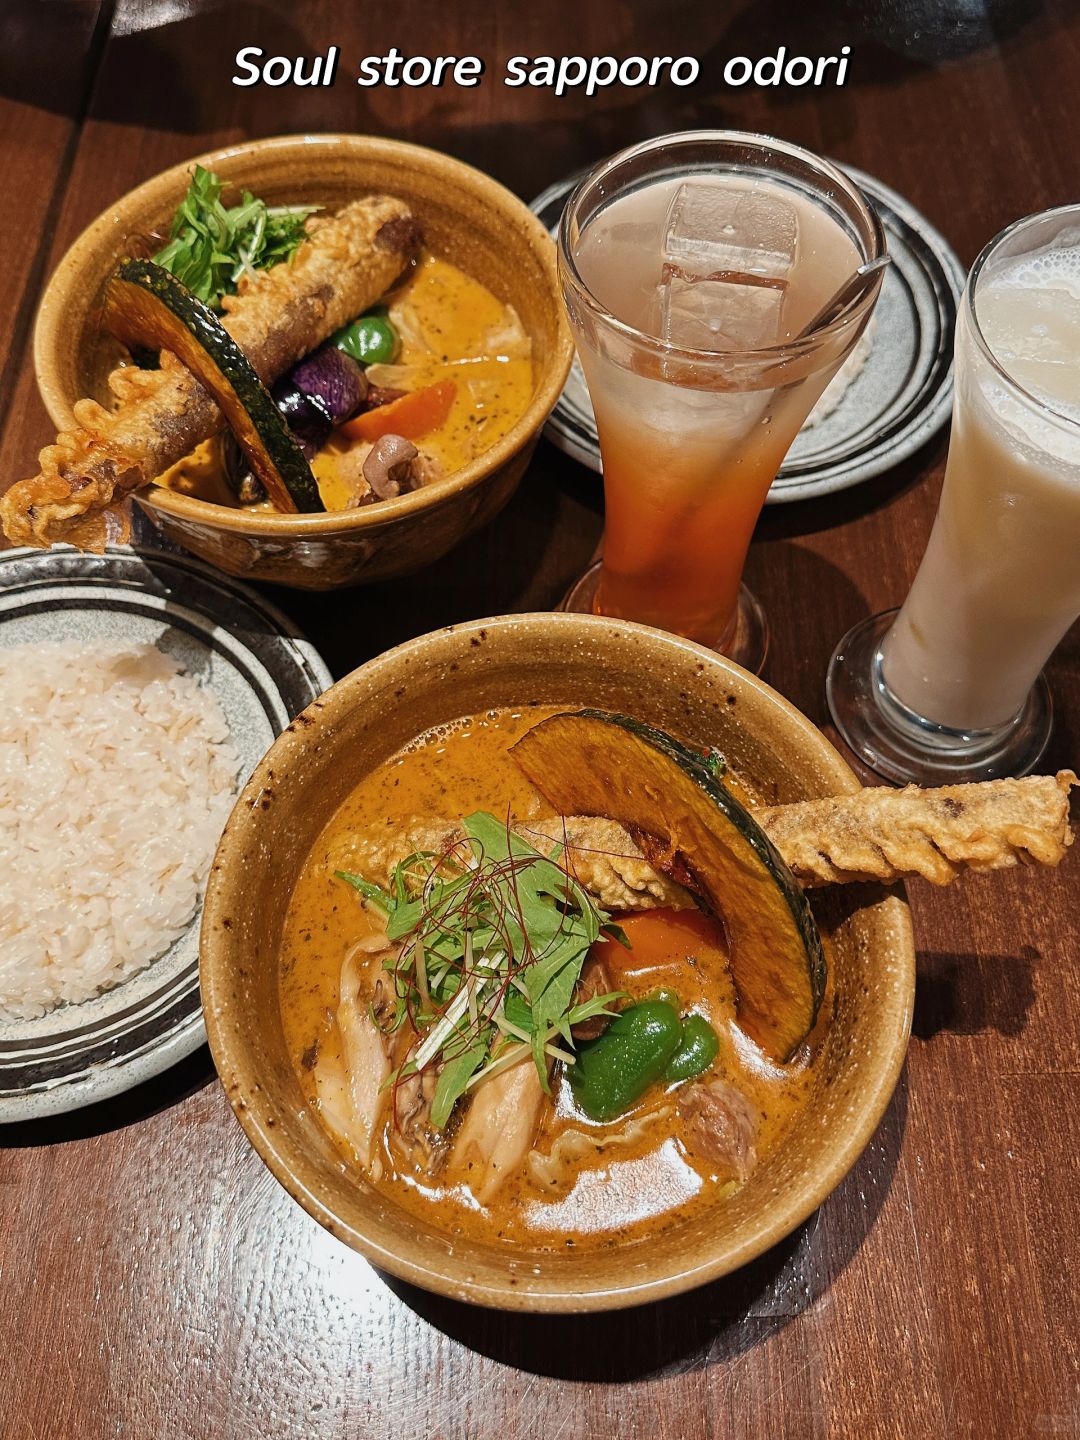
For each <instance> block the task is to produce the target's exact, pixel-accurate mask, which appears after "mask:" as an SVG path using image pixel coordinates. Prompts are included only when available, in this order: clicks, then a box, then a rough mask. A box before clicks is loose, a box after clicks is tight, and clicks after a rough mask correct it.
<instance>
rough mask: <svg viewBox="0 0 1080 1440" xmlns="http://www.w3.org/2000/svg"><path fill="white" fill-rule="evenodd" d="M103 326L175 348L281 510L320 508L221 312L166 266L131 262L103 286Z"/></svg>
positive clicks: (289, 437)
mask: <svg viewBox="0 0 1080 1440" xmlns="http://www.w3.org/2000/svg"><path fill="white" fill-rule="evenodd" d="M104 320H105V325H106V328H107V329H108V330H109V331H110V333H111V334H113V335H115V336H116V338H117V339H118V340H121V341H123V343H124V344H125V345H128V346H134V345H142V346H146V347H147V348H151V349H156V350H170V351H172V353H173V354H174V355H175V356H176V358H177V359H178V360H179V361H180V362H181V363H182V364H184V365H186V366H187V368H188V369H189V370H190V371H191V373H192V374H193V375H194V376H195V377H196V379H197V380H199V381H200V383H201V384H202V385H204V386H205V387H206V389H207V390H209V391H210V393H211V394H212V395H213V397H214V399H215V400H216V401H217V403H218V405H219V406H220V407H221V410H222V412H223V413H224V415H225V418H226V420H227V421H228V423H229V428H230V429H231V430H232V432H233V434H234V435H235V436H236V439H237V442H238V443H239V445H240V447H241V448H242V449H243V451H244V454H245V455H246V456H247V458H248V462H249V464H250V465H251V469H252V471H253V472H254V473H255V475H257V476H258V478H259V479H260V480H261V481H262V484H263V487H264V488H265V490H266V493H267V495H268V496H269V497H270V499H271V500H272V501H273V502H274V505H275V506H276V507H277V509H278V510H283V511H285V512H287V513H295V512H296V511H297V510H301V511H313V510H322V509H323V508H324V507H323V503H322V500H321V498H320V496H319V487H318V485H317V483H316V481H315V477H314V475H313V474H312V473H311V466H310V465H309V464H308V462H307V460H306V459H305V457H304V452H303V451H302V450H301V449H300V446H299V445H298V443H297V441H296V437H295V436H294V435H293V433H292V431H291V430H290V429H289V426H288V423H287V421H286V420H285V417H284V416H283V415H282V413H281V411H280V410H279V409H278V407H277V406H276V405H275V403H274V401H273V399H272V397H271V395H270V392H269V391H268V390H267V388H266V386H265V385H264V384H263V383H262V381H261V380H260V379H259V377H258V375H257V374H256V373H255V370H254V369H253V367H252V365H251V362H250V361H249V360H248V358H247V356H246V355H245V354H244V352H243V351H242V350H241V349H240V346H239V345H238V344H237V343H236V341H235V340H234V339H233V338H232V336H231V335H230V334H229V332H228V331H227V330H226V329H225V327H224V326H223V325H222V323H221V321H220V320H219V319H218V317H217V316H216V315H215V314H214V313H213V311H212V310H210V309H209V307H208V306H206V305H204V304H203V302H202V301H201V300H200V299H198V298H197V296H195V295H193V294H192V293H191V291H190V290H188V289H187V287H186V286H185V285H183V284H181V282H180V281H179V280H177V279H176V277H175V276H174V275H171V274H170V273H169V271H168V270H165V269H163V267H162V266H160V265H155V264H154V263H153V261H151V260H125V261H123V262H122V263H121V264H120V266H119V267H118V268H117V270H116V273H115V274H114V275H113V277H112V278H111V279H110V281H109V283H108V285H107V287H106V291H105V316H104Z"/></svg>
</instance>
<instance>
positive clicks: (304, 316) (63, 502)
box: [0, 195, 421, 552]
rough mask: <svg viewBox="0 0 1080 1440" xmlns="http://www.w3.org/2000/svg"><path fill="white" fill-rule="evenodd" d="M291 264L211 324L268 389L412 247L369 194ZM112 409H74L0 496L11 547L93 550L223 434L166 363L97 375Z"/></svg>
mask: <svg viewBox="0 0 1080 1440" xmlns="http://www.w3.org/2000/svg"><path fill="white" fill-rule="evenodd" d="M308 232H309V233H308V238H307V240H305V241H304V243H303V244H302V245H301V246H300V248H299V249H298V250H297V251H296V254H295V255H294V256H293V257H292V259H291V260H289V261H286V262H284V263H283V264H280V265H274V266H272V267H271V268H270V269H269V270H264V271H257V272H255V273H253V274H251V275H247V276H245V277H244V278H243V279H242V280H241V281H240V284H239V287H238V292H237V294H236V295H232V296H227V297H226V298H225V300H224V301H223V302H222V303H223V308H224V312H225V313H224V315H223V317H222V323H223V325H224V326H225V329H226V330H227V331H228V332H229V334H230V335H231V336H232V337H233V339H234V340H235V341H236V342H237V344H238V345H239V346H240V348H241V350H243V351H244V353H245V354H246V355H247V358H248V359H249V360H250V361H251V363H252V365H253V366H254V368H255V370H256V371H257V372H258V375H259V377H260V379H262V380H263V381H264V383H266V384H270V383H271V382H273V381H274V380H276V379H277V378H278V376H280V375H282V374H284V372H285V371H286V370H288V369H289V368H290V367H291V366H292V365H294V364H295V363H296V362H297V361H298V360H300V359H301V358H302V357H303V356H304V355H307V354H308V353H309V352H310V351H312V350H314V349H315V348H316V346H318V345H320V344H321V343H322V342H323V341H324V340H325V339H326V338H327V337H328V336H329V335H331V334H332V333H333V332H334V331H335V330H337V329H338V328H339V327H340V326H342V325H344V324H345V323H346V322H347V321H349V320H351V319H352V318H353V317H354V316H356V315H359V314H360V313H361V312H362V311H363V310H366V309H367V308H368V307H369V306H370V305H373V304H374V303H375V301H376V300H378V299H379V297H380V296H381V295H383V294H384V293H385V292H386V290H387V289H388V288H389V287H390V286H391V285H392V284H393V282H394V281H395V280H396V279H397V277H398V276H399V275H400V274H401V271H402V270H403V269H404V267H405V265H406V264H407V263H408V261H409V260H411V259H412V258H413V257H414V256H415V255H416V253H417V251H418V250H419V247H420V241H421V235H420V229H419V226H418V225H417V223H416V221H415V220H414V219H413V217H412V214H411V212H410V210H409V208H408V206H407V205H406V204H405V202H404V201H402V200H397V199H395V198H394V197H392V196H389V195H373V196H368V197H366V198H365V199H362V200H356V201H354V202H353V203H352V204H350V205H346V206H345V207H344V209H342V210H340V211H339V212H338V213H337V214H336V215H332V216H328V217H326V218H318V217H316V218H314V219H312V220H311V221H309V224H308ZM109 389H110V391H111V392H112V394H113V396H114V398H115V401H116V406H115V408H114V409H113V410H111V411H110V410H106V409H105V408H104V407H103V406H101V405H99V404H98V403H97V401H96V400H80V401H79V402H78V403H77V404H76V405H75V407H74V416H75V420H76V422H77V424H78V426H79V428H78V429H77V430H73V431H70V432H68V433H65V434H62V435H58V436H57V438H56V444H55V445H49V446H46V448H45V449H44V450H43V451H42V452H41V455H40V457H39V463H40V466H41V470H40V472H39V473H38V474H37V475H35V476H33V477H32V478H31V479H29V480H20V481H18V482H17V483H16V484H14V485H13V486H12V487H11V488H10V490H8V492H7V493H6V494H5V495H4V496H3V497H2V498H0V524H2V526H3V529H4V533H5V534H6V535H7V537H8V539H9V540H10V541H11V542H12V543H13V544H15V545H36V546H40V547H47V546H49V545H52V544H55V543H57V542H58V541H66V542H67V543H68V544H71V545H76V546H78V547H79V548H80V549H83V550H94V551H99V552H100V551H101V550H103V549H104V548H105V545H106V544H107V543H108V542H109V541H111V540H116V539H120V540H123V539H126V538H127V534H128V532H129V529H130V525H129V521H128V516H127V509H126V506H125V505H124V502H125V501H126V500H127V499H128V497H129V496H130V495H131V493H132V492H133V491H135V490H138V489H141V488H142V487H143V486H145V485H149V484H150V483H151V482H152V481H154V480H156V479H157V477H158V476H159V475H161V474H162V473H163V472H164V471H166V470H167V469H168V468H169V467H170V466H171V465H174V464H175V463H176V462H177V461H178V460H181V459H183V457H184V456H185V455H187V454H188V453H189V452H190V451H191V450H193V449H194V447H195V446H196V445H197V444H199V442H200V441H202V440H207V439H209V438H210V436H211V435H214V434H216V433H217V432H218V431H219V430H221V429H222V428H223V426H224V424H225V419H224V416H223V415H222V413H221V411H220V410H219V409H218V407H217V405H216V404H215V402H214V400H213V398H212V397H211V395H210V393H209V391H208V390H206V389H205V388H204V387H203V385H202V384H200V382H199V381H198V380H196V379H195V377H194V375H192V374H191V372H190V371H189V370H188V369H187V368H186V367H185V366H183V365H182V364H181V363H180V362H179V360H177V359H176V357H175V356H174V355H171V354H169V353H168V352H165V353H163V354H162V357H161V368H160V369H159V370H139V369H138V368H136V367H135V366H124V367H121V368H120V369H118V370H114V371H113V373H112V375H111V376H110V377H109Z"/></svg>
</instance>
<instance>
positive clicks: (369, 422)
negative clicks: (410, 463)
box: [341, 380, 457, 442]
mask: <svg viewBox="0 0 1080 1440" xmlns="http://www.w3.org/2000/svg"><path fill="white" fill-rule="evenodd" d="M456 395H457V384H456V382H455V381H453V380H438V381H436V383H435V384H434V385H425V386H424V388H423V390H411V391H410V392H409V394H408V395H402V397H401V399H400V400H392V401H391V402H390V404H389V405H379V406H376V408H375V409H374V410H366V411H365V412H364V413H363V415H357V416H356V418H355V419H354V420H349V421H347V422H346V423H345V424H344V425H342V427H341V433H342V434H343V435H347V436H348V437H349V439H350V440H369V441H371V442H374V441H376V440H378V439H380V438H381V437H382V436H383V435H402V436H404V437H405V439H406V440H419V439H420V438H421V437H422V436H424V435H429V434H430V433H431V431H432V430H437V429H438V428H439V426H440V425H442V424H443V423H444V422H445V420H446V417H447V416H448V415H449V414H450V407H451V406H452V405H453V403H454V397H455V396H456Z"/></svg>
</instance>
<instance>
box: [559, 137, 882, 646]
mask: <svg viewBox="0 0 1080 1440" xmlns="http://www.w3.org/2000/svg"><path fill="white" fill-rule="evenodd" d="M884 253H885V237H884V233H883V231H882V228H881V224H880V222H879V220H878V218H877V216H876V215H875V213H874V211H873V210H872V209H871V207H870V206H869V205H868V203H867V201H866V200H865V198H864V197H863V196H862V194H861V193H860V192H859V190H858V189H857V187H856V186H855V185H854V183H853V182H852V181H851V180H849V179H848V178H847V177H846V176H845V175H844V174H843V173H842V172H841V171H840V170H838V169H837V168H836V167H835V166H833V165H830V164H829V163H828V162H827V161H825V160H821V159H819V158H818V157H817V156H815V155H811V154H810V153H809V152H808V151H806V150H801V149H800V148H799V147H798V146H795V145H789V144H786V143H785V142H784V141H781V140H774V139H770V138H769V137H767V136H761V135H748V134H742V133H740V132H738V131H723V130H717V131H689V132H686V133H683V134H677V135H664V136H661V137H660V138H659V139H656V140H650V141H647V142H646V143H645V144H642V145H636V146H634V147H633V148H632V149H629V150H624V151H622V152H621V153H620V154H618V155H615V156H613V157H612V158H611V159H610V160H606V161H604V162H603V164H601V165H599V166H598V167H597V168H596V169H595V170H593V171H592V172H591V173H590V174H589V175H588V176H587V177H586V178H585V179H584V180H583V181H582V182H581V184H580V185H579V186H578V187H577V189H576V190H575V191H574V193H573V195H572V196H571V197H570V200H569V201H568V203H567V206H566V210H565V211H564V213H563V218H562V223H561V226H560V232H559V268H560V276H561V281H562V289H563V296H564V299H565V302H566V307H567V311H568V314H569V317H570V323H571V326H572V328H573V331H574V337H575V339H576V341H577V347H578V354H579V357H580V360H581V365H582V368H583V370H584V372H585V378H586V380H587V381H588V385H589V393H590V396H591V398H592V403H593V409H594V411H595V413H596V425H597V430H598V432H599V437H600V453H601V458H602V460H603V468H604V501H605V511H606V522H605V532H604V549H603V559H602V561H601V562H600V564H599V565H597V566H594V567H593V569H592V570H591V571H589V572H588V573H587V574H586V575H585V576H584V577H583V579H582V580H581V581H579V582H578V584H577V585H576V586H575V587H574V588H573V590H572V591H571V592H570V595H569V596H568V597H567V599H566V601H565V602H564V604H565V605H566V607H567V608H568V609H575V610H593V611H595V612H596V613H598V614H603V615H615V616H619V617H621V618H623V619H628V620H638V621H642V622H644V623H645V624H649V625H656V626H658V627H660V628H661V629H664V630H670V631H674V632H675V633H676V634H680V635H686V636H688V637H689V638H690V639H692V640H697V641H699V642H701V643H703V644H705V645H709V646H711V647H713V648H715V649H718V650H722V651H723V652H724V653H725V654H728V655H730V656H732V658H734V659H736V660H738V661H739V663H741V664H743V665H745V666H747V667H748V668H750V669H754V670H759V669H760V668H761V665H762V663H763V661H764V657H765V648H766V644H767V629H766V625H765V619H764V615H763V613H762V611H761V609H760V607H759V606H758V605H757V603H756V601H755V600H754V598H753V597H752V596H751V595H750V594H749V592H748V591H747V589H746V587H745V586H743V585H742V572H743V565H744V563H745V560H746V554H747V550H748V548H749V545H750V538H751V535H752V534H753V530H754V525H755V523H756V522H757V518H758V515H759V514H760V512H761V507H762V505H763V504H764V502H765V496H766V495H767V493H768V490H769V486H770V485H771V484H772V482H773V480H774V479H775V478H776V473H777V471H778V470H779V468H780V465H781V462H782V461H783V458H784V456H785V454H786V453H787V451H788V448H789V447H790V445H791V443H792V441H793V440H794V438H795V436H796V434H797V433H798V431H799V428H800V426H801V425H802V423H803V421H804V420H805V419H806V417H807V415H808V414H809V413H810V411H811V409H812V408H813V406H814V404H815V402H816V401H817V399H818V397H819V396H820V395H821V392H822V391H823V390H824V388H825V386H826V385H827V384H828V382H829V381H830V380H831V379H832V377H833V375H834V374H835V373H836V371H837V369H838V368H839V366H840V365H841V363H842V362H843V360H844V358H845V356H846V355H847V354H848V352H849V351H850V350H851V347H852V346H853V345H854V344H855V342H856V340H857V339H858V337H859V335H860V334H861V332H862V329H863V327H864V326H865V324H866V321H867V319H868V318H869V315H870V312H871V310H872V309H873V306H874V302H875V301H876V299H877V294H878V290H879V289H880V273H875V274H873V275H870V276H868V277H867V281H866V283H865V284H863V285H861V286H860V287H859V288H858V290H857V292H856V293H855V294H853V295H852V297H851V298H850V301H849V302H847V303H845V304H844V306H843V307H842V308H841V309H840V310H839V312H838V313H836V312H835V310H834V312H833V313H832V314H831V315H830V316H829V317H827V318H821V312H822V310H823V308H826V307H827V306H828V302H829V301H830V300H831V299H832V298H833V297H834V296H835V295H836V293H837V292H838V291H839V290H841V289H842V287H843V286H844V285H845V283H846V282H848V281H849V280H850V279H851V277H852V276H853V275H855V273H856V272H857V271H859V269H860V267H862V266H865V265H867V264H872V262H880V261H881V258H882V256H883V255H884Z"/></svg>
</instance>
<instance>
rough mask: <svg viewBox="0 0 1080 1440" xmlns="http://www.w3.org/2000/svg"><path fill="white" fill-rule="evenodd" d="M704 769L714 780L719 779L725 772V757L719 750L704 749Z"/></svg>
mask: <svg viewBox="0 0 1080 1440" xmlns="http://www.w3.org/2000/svg"><path fill="white" fill-rule="evenodd" d="M705 769H706V770H707V771H708V772H709V774H710V775H711V776H712V778H713V779H714V780H721V779H723V777H724V776H725V775H726V774H727V757H726V756H725V755H724V753H723V751H721V750H716V749H712V750H706V751H705Z"/></svg>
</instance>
